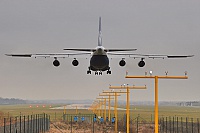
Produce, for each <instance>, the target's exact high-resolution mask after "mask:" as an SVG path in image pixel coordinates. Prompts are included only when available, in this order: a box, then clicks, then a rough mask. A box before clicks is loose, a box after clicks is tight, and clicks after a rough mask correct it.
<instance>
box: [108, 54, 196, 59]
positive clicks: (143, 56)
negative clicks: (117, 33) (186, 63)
mask: <svg viewBox="0 0 200 133" xmlns="http://www.w3.org/2000/svg"><path fill="white" fill-rule="evenodd" d="M108 55H118V56H129V57H130V58H146V57H147V58H152V59H155V58H162V59H164V58H188V57H193V56H194V55H156V54H132V53H108Z"/></svg>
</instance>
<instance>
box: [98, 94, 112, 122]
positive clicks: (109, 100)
mask: <svg viewBox="0 0 200 133" xmlns="http://www.w3.org/2000/svg"><path fill="white" fill-rule="evenodd" d="M97 99H100V100H104V120H106V100H109V101H110V99H113V98H104V97H102V98H97Z"/></svg>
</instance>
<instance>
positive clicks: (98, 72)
mask: <svg viewBox="0 0 200 133" xmlns="http://www.w3.org/2000/svg"><path fill="white" fill-rule="evenodd" d="M87 74H92V71H91V69H90V67H89V70H88V71H87ZM102 74H103V72H102V71H95V72H94V75H102ZM107 74H111V71H110V70H108V71H107Z"/></svg>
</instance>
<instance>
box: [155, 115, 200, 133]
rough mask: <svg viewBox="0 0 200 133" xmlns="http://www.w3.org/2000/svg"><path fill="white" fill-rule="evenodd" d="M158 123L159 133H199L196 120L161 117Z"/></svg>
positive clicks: (197, 120)
mask: <svg viewBox="0 0 200 133" xmlns="http://www.w3.org/2000/svg"><path fill="white" fill-rule="evenodd" d="M159 123H160V132H161V133H168V132H169V133H171V132H173V133H200V127H199V126H200V125H199V119H198V118H197V119H193V118H188V117H186V118H182V117H162V118H160V120H159Z"/></svg>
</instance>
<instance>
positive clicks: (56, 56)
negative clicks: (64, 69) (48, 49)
mask: <svg viewBox="0 0 200 133" xmlns="http://www.w3.org/2000/svg"><path fill="white" fill-rule="evenodd" d="M5 55H6V56H12V57H44V58H68V57H70V56H74V55H91V53H55V54H5Z"/></svg>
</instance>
